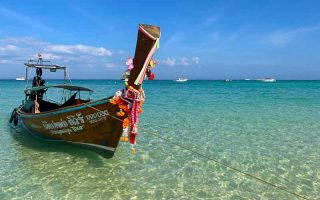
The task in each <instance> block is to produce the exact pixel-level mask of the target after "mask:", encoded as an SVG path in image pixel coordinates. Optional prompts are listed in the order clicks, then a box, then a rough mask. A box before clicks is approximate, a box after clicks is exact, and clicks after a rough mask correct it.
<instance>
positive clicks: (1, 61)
mask: <svg viewBox="0 0 320 200" xmlns="http://www.w3.org/2000/svg"><path fill="white" fill-rule="evenodd" d="M11 63H13V62H12V61H11V60H0V64H11Z"/></svg>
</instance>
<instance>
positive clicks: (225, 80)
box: [223, 78, 232, 82]
mask: <svg viewBox="0 0 320 200" xmlns="http://www.w3.org/2000/svg"><path fill="white" fill-rule="evenodd" d="M223 81H224V82H231V81H232V80H231V79H228V78H227V79H224V80H223Z"/></svg>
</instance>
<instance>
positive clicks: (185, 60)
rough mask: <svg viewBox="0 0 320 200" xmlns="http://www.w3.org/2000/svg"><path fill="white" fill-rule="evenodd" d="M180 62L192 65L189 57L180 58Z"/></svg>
mask: <svg viewBox="0 0 320 200" xmlns="http://www.w3.org/2000/svg"><path fill="white" fill-rule="evenodd" d="M180 64H181V65H184V66H187V65H190V63H189V58H187V57H182V58H180Z"/></svg>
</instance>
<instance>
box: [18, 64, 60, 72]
mask: <svg viewBox="0 0 320 200" xmlns="http://www.w3.org/2000/svg"><path fill="white" fill-rule="evenodd" d="M24 65H25V66H27V67H30V68H42V69H51V70H52V69H53V70H57V69H63V70H65V69H66V67H63V66H59V65H45V64H34V63H24Z"/></svg>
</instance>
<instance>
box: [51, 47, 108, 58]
mask: <svg viewBox="0 0 320 200" xmlns="http://www.w3.org/2000/svg"><path fill="white" fill-rule="evenodd" d="M46 50H47V51H52V52H57V53H67V54H76V53H81V54H90V55H93V56H111V55H112V52H111V51H110V50H108V49H106V48H104V47H94V46H87V45H81V44H77V45H49V46H47V48H46Z"/></svg>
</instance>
